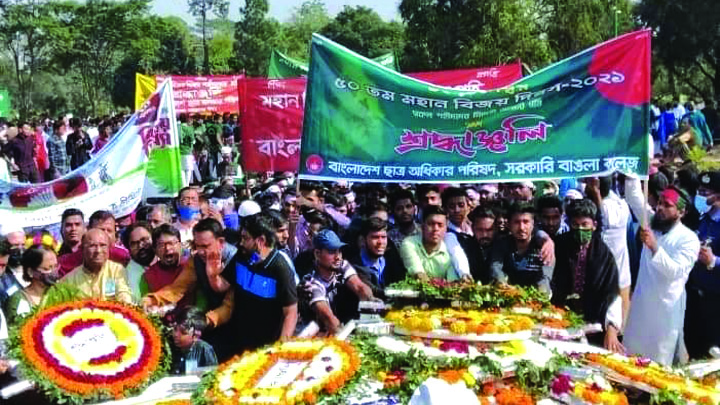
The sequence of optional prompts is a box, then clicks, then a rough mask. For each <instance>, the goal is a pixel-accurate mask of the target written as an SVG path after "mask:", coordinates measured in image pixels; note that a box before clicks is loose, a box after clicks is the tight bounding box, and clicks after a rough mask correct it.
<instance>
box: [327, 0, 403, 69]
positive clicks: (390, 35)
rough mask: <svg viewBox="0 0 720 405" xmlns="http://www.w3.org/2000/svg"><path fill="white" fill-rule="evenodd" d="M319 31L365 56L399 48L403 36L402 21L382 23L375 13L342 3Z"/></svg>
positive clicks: (365, 8) (376, 55) (374, 56)
mask: <svg viewBox="0 0 720 405" xmlns="http://www.w3.org/2000/svg"><path fill="white" fill-rule="evenodd" d="M322 34H323V35H324V36H326V37H328V38H329V39H332V40H333V41H335V42H338V43H340V44H342V45H344V46H346V47H348V48H349V49H352V50H353V51H355V52H358V53H360V54H362V55H365V56H367V57H369V58H376V57H378V56H380V55H384V54H386V53H388V52H394V51H400V50H401V49H402V47H403V44H404V36H405V34H404V29H403V26H402V24H400V23H398V22H394V21H392V22H385V21H383V19H382V18H381V17H380V15H379V14H378V13H377V12H375V11H374V10H372V9H370V8H368V7H362V6H358V7H350V6H345V8H344V9H343V11H341V12H340V13H338V15H337V16H336V17H335V19H334V20H333V21H332V22H331V23H330V24H328V25H327V26H326V27H325V28H324V29H323V30H322Z"/></svg>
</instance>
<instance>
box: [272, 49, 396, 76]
mask: <svg viewBox="0 0 720 405" xmlns="http://www.w3.org/2000/svg"><path fill="white" fill-rule="evenodd" d="M373 60H374V61H375V62H377V63H379V64H381V65H383V66H385V67H386V68H388V69H392V70H399V69H398V65H397V58H395V53H394V52H389V53H386V54H384V55H380V56H378V57H377V58H373ZM307 74H308V64H307V63H306V62H303V61H301V60H298V59H295V58H291V57H289V56H287V55H285V54H284V53H282V52H280V51H278V50H273V52H272V54H271V55H270V65H269V66H268V77H269V78H271V79H290V78H294V77H300V76H307Z"/></svg>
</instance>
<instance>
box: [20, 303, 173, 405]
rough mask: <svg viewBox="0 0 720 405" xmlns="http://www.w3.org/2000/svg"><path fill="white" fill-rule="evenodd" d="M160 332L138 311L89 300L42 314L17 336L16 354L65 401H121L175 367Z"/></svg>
mask: <svg viewBox="0 0 720 405" xmlns="http://www.w3.org/2000/svg"><path fill="white" fill-rule="evenodd" d="M160 329H161V327H160V326H159V324H156V323H155V321H154V320H150V319H149V318H148V317H147V316H146V315H145V314H144V313H142V312H141V311H139V310H137V309H135V308H134V307H130V306H128V305H125V304H121V303H118V302H112V301H96V300H87V299H86V300H79V301H74V302H65V303H60V304H55V305H52V306H49V307H44V308H39V309H38V310H36V312H35V313H33V314H31V315H30V316H28V317H26V318H25V319H24V320H23V321H22V322H21V324H20V325H18V326H17V327H16V328H14V329H13V331H12V332H11V337H10V350H11V355H12V356H13V357H15V358H17V359H19V360H20V365H21V368H22V371H23V373H24V374H25V376H26V377H27V378H28V379H30V380H33V381H34V382H36V383H37V384H38V386H39V387H40V388H42V389H43V390H44V391H45V392H46V393H47V394H48V395H49V396H51V397H54V398H55V399H57V400H59V401H66V402H71V403H75V404H80V403H83V402H85V401H88V400H102V399H118V398H123V397H127V396H130V395H132V394H134V393H136V392H139V391H140V390H141V389H142V388H144V387H145V386H146V385H147V384H149V383H150V382H152V381H154V380H156V379H158V378H159V377H160V376H162V375H163V374H164V373H165V372H166V371H167V369H168V368H169V365H170V352H169V346H168V345H167V343H166V341H165V339H164V337H163V336H162V334H161V332H160ZM108 349H112V351H110V352H108Z"/></svg>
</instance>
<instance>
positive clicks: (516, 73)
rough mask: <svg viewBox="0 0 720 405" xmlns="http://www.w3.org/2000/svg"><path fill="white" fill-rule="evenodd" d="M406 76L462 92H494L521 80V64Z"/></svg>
mask: <svg viewBox="0 0 720 405" xmlns="http://www.w3.org/2000/svg"><path fill="white" fill-rule="evenodd" d="M407 75H408V76H410V77H414V78H416V79H419V80H422V81H424V82H429V83H432V84H437V85H438V86H445V87H454V88H456V89H464V90H494V89H499V88H500V87H505V86H507V85H510V84H512V83H514V82H516V81H518V80H520V79H522V64H521V63H520V61H517V62H516V63H513V64H511V65H499V66H493V67H483V68H477V69H458V70H440V71H437V72H418V73H407Z"/></svg>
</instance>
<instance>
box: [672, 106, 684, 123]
mask: <svg viewBox="0 0 720 405" xmlns="http://www.w3.org/2000/svg"><path fill="white" fill-rule="evenodd" d="M686 113H687V111H685V107H683V105H682V104H678V106H677V107H675V108H673V115H675V119H676V120H677V121H680V120H681V119H682V117H684V116H685V114H686Z"/></svg>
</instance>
